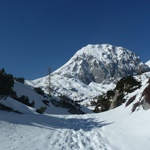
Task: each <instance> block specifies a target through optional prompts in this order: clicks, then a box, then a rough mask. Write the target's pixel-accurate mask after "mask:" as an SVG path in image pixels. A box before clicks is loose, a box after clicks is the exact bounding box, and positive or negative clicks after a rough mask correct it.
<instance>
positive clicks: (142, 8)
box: [0, 0, 150, 79]
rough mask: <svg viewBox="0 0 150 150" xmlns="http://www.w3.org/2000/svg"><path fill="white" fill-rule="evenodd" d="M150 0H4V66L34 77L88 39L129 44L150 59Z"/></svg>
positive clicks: (0, 62) (0, 48) (0, 44)
mask: <svg viewBox="0 0 150 150" xmlns="http://www.w3.org/2000/svg"><path fill="white" fill-rule="evenodd" d="M149 35H150V1H149V0H136V1H134V0H1V1H0V54H1V58H0V68H2V67H4V68H5V69H6V72H9V73H12V74H13V75H14V76H16V77H24V78H25V79H36V78H39V77H42V76H45V75H46V74H47V68H48V67H51V68H52V70H53V71H54V70H56V69H57V68H59V67H60V66H62V65H63V64H65V63H66V62H67V61H68V60H69V59H70V58H71V57H72V56H73V55H74V54H75V52H76V51H77V50H79V49H80V48H82V47H83V46H86V45H87V44H104V43H109V44H112V45H115V46H122V47H125V48H127V49H129V50H131V51H133V52H135V53H136V54H137V55H139V56H140V58H141V60H142V61H144V62H146V61H147V60H150V36H149Z"/></svg>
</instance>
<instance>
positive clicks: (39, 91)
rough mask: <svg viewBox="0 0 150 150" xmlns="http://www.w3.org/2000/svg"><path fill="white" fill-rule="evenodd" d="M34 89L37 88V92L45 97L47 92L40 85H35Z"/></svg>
mask: <svg viewBox="0 0 150 150" xmlns="http://www.w3.org/2000/svg"><path fill="white" fill-rule="evenodd" d="M34 90H35V92H36V93H38V94H40V95H42V96H44V97H45V93H44V91H43V90H42V89H41V88H40V87H35V88H34Z"/></svg>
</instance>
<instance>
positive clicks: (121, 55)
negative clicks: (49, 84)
mask: <svg viewBox="0 0 150 150" xmlns="http://www.w3.org/2000/svg"><path fill="white" fill-rule="evenodd" d="M148 69H149V68H148V66H146V65H145V64H144V63H142V62H141V61H140V58H139V57H138V56H136V55H135V53H133V52H131V51H129V50H127V49H125V48H123V47H116V46H113V45H110V44H101V45H100V44H97V45H92V44H89V45H87V46H85V47H83V48H81V49H80V50H79V51H77V52H76V53H75V55H74V56H73V57H72V58H71V59H70V60H69V61H68V62H67V63H66V64H65V65H64V66H62V67H61V68H59V69H58V70H56V71H55V72H54V73H53V74H61V75H63V76H65V77H73V78H77V79H79V80H80V81H82V82H84V83H86V84H89V83H90V82H97V83H101V82H104V81H106V82H107V81H108V80H110V79H113V80H114V79H118V78H121V77H123V76H127V75H131V74H134V73H138V72H145V71H146V70H148ZM111 81H112V80H111Z"/></svg>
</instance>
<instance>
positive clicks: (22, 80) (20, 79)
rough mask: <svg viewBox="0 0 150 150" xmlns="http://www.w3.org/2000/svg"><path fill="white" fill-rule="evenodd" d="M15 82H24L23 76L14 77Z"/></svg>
mask: <svg viewBox="0 0 150 150" xmlns="http://www.w3.org/2000/svg"><path fill="white" fill-rule="evenodd" d="M14 79H15V80H16V81H17V82H20V83H22V84H24V78H16V77H15V78H14Z"/></svg>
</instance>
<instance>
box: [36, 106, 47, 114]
mask: <svg viewBox="0 0 150 150" xmlns="http://www.w3.org/2000/svg"><path fill="white" fill-rule="evenodd" d="M45 110H46V107H43V106H41V107H40V108H38V109H36V112H37V113H39V114H43V113H44V112H45Z"/></svg>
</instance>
